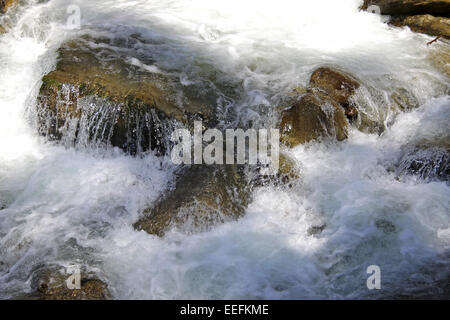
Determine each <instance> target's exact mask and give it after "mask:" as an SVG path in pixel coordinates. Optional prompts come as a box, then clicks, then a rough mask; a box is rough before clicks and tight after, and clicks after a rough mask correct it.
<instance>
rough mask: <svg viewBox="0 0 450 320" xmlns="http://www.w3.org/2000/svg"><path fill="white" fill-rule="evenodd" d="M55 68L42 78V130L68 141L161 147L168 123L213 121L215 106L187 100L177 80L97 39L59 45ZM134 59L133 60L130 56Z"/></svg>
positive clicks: (135, 147)
mask: <svg viewBox="0 0 450 320" xmlns="http://www.w3.org/2000/svg"><path fill="white" fill-rule="evenodd" d="M58 54H59V60H58V63H57V66H56V70H54V71H52V72H50V73H49V74H47V75H46V76H44V78H43V84H42V87H41V89H40V95H39V99H38V115H39V116H38V119H39V128H40V132H41V133H42V134H44V135H47V136H49V137H50V138H51V139H62V138H63V136H65V139H68V140H70V141H69V142H79V141H80V140H84V141H86V142H87V141H97V142H103V143H110V144H111V145H113V146H116V147H119V148H122V149H124V150H125V151H128V152H130V153H137V152H140V151H146V150H148V149H152V150H155V149H156V150H158V151H161V152H164V151H165V148H166V144H167V139H168V136H170V135H169V134H168V132H167V131H168V130H169V128H172V127H173V126H174V125H175V123H182V124H184V125H189V124H190V123H191V122H192V121H193V120H195V119H201V120H203V121H204V122H206V123H212V122H214V119H213V118H214V112H213V111H214V110H213V106H210V105H207V104H206V103H202V101H199V100H196V98H197V97H196V98H194V99H188V98H187V97H186V96H187V95H188V94H190V95H191V96H192V94H191V93H190V92H189V93H186V94H185V93H184V92H183V87H182V85H181V84H180V83H179V79H177V78H176V77H172V76H169V75H166V74H163V73H162V72H158V71H157V68H154V69H155V72H150V71H148V70H147V69H148V67H147V69H145V68H140V67H139V66H136V65H139V64H138V63H137V62H136V61H135V62H134V63H127V61H130V59H131V60H133V59H135V58H132V57H129V56H126V55H124V54H120V53H118V50H113V49H111V47H110V46H109V45H108V44H107V43H102V42H100V41H99V40H95V42H93V41H90V39H78V40H76V41H71V42H69V43H66V44H65V45H64V46H62V47H61V48H60V49H59V51H58ZM133 61H134V60H133Z"/></svg>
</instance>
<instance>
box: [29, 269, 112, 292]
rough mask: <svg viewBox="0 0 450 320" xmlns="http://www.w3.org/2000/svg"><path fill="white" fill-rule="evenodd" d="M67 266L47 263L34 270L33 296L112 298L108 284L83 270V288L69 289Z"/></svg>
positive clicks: (32, 281) (32, 280)
mask: <svg viewBox="0 0 450 320" xmlns="http://www.w3.org/2000/svg"><path fill="white" fill-rule="evenodd" d="M64 270H65V268H63V267H61V266H57V265H45V266H41V267H39V268H37V269H36V270H35V271H34V272H33V276H32V279H31V286H32V289H33V290H35V293H34V294H33V296H34V297H35V298H37V299H39V300H107V299H110V298H111V295H110V293H109V290H108V286H107V285H106V284H105V283H104V282H103V281H101V280H100V279H98V278H97V277H96V276H95V275H94V274H91V273H89V272H86V271H85V270H84V271H82V272H81V288H80V289H69V288H68V286H67V283H66V280H67V279H68V278H69V277H70V275H69V274H65V272H64Z"/></svg>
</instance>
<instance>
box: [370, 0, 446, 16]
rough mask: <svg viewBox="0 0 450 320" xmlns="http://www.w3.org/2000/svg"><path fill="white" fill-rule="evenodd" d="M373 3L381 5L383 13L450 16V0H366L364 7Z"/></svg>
mask: <svg viewBox="0 0 450 320" xmlns="http://www.w3.org/2000/svg"><path fill="white" fill-rule="evenodd" d="M371 5H376V6H378V7H380V9H381V14H388V15H395V16H401V15H403V16H406V15H417V14H432V15H435V16H444V17H450V1H449V0H365V1H364V4H363V6H362V9H364V10H365V9H367V8H368V7H369V6H371Z"/></svg>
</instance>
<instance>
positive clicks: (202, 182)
mask: <svg viewBox="0 0 450 320" xmlns="http://www.w3.org/2000/svg"><path fill="white" fill-rule="evenodd" d="M248 198H249V187H248V186H247V182H246V179H245V177H244V173H243V172H241V169H240V168H238V167H237V166H235V165H225V166H222V165H217V166H215V165H210V166H208V165H193V166H191V167H190V168H187V169H185V171H184V172H182V174H181V175H180V176H179V177H178V178H177V179H176V182H175V186H174V188H173V190H171V191H169V192H168V193H167V194H166V195H165V196H164V197H163V198H161V199H160V200H159V201H158V202H157V204H156V205H155V206H154V207H153V208H150V209H147V210H146V211H145V212H144V217H143V218H142V219H140V220H139V221H138V222H137V223H136V224H135V225H134V227H135V228H136V229H137V230H144V231H146V232H147V233H149V234H154V235H157V236H163V235H164V234H165V232H166V231H167V230H168V229H169V228H170V227H172V226H175V227H177V228H179V229H181V230H183V231H185V232H188V233H191V232H199V231H203V230H208V229H209V228H210V227H212V226H214V225H217V224H219V223H223V222H225V221H229V220H234V219H237V218H239V217H240V216H241V215H242V214H244V211H245V208H246V206H247V204H248V201H249V199H248Z"/></svg>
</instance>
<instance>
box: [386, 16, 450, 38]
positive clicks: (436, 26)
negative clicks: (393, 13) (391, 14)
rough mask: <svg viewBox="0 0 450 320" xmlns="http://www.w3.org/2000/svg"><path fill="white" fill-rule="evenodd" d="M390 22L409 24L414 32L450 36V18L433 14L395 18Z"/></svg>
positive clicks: (402, 24) (399, 25)
mask: <svg viewBox="0 0 450 320" xmlns="http://www.w3.org/2000/svg"><path fill="white" fill-rule="evenodd" d="M390 24H392V25H394V26H397V27H404V26H408V27H409V28H410V29H411V30H412V31H414V32H420V33H426V34H429V35H431V36H439V37H445V38H450V19H449V18H443V17H433V16H432V15H429V14H425V15H416V16H409V17H403V18H394V19H392V20H391V21H390Z"/></svg>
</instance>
